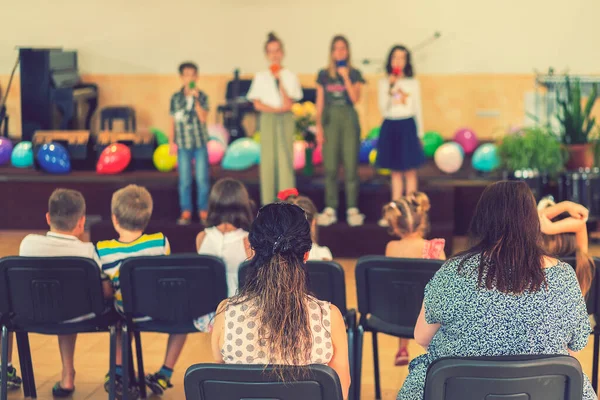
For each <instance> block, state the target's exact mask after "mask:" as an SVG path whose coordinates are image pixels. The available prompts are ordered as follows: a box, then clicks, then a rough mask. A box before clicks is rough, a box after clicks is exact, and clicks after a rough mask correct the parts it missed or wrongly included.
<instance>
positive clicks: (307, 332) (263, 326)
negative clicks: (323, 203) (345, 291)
mask: <svg viewBox="0 0 600 400" xmlns="http://www.w3.org/2000/svg"><path fill="white" fill-rule="evenodd" d="M248 239H249V241H250V246H251V247H252V249H253V250H254V257H252V259H251V260H250V265H249V267H248V273H247V276H246V283H245V285H243V286H242V287H241V288H240V290H239V292H238V294H237V295H236V296H233V297H232V298H230V299H229V303H230V304H234V305H235V304H241V303H245V304H250V307H253V309H252V312H256V313H257V315H256V316H257V319H258V321H259V324H260V328H259V331H258V332H259V341H262V342H263V343H266V346H267V349H268V354H269V359H270V360H274V359H278V360H279V361H281V362H282V363H283V364H285V365H304V364H305V363H306V362H307V360H310V354H311V349H312V331H311V328H310V321H309V314H308V304H307V300H308V299H309V292H308V288H307V283H306V270H305V268H304V254H305V253H307V252H308V251H310V248H311V246H312V240H311V233H310V225H309V223H308V221H307V220H306V216H305V212H304V210H303V209H302V208H300V207H298V206H295V205H293V204H288V203H273V204H269V205H266V206H264V207H263V208H261V209H260V211H259V213H258V215H257V217H256V220H255V221H254V223H253V224H252V227H251V228H250V234H249V236H248Z"/></svg>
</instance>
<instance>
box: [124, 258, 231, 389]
mask: <svg viewBox="0 0 600 400" xmlns="http://www.w3.org/2000/svg"><path fill="white" fill-rule="evenodd" d="M225 271H226V268H225V264H224V263H223V260H222V259H220V258H217V257H212V256H204V255H198V254H189V255H171V256H154V257H152V256H150V257H135V258H130V259H127V260H125V261H124V262H123V264H122V265H121V269H120V272H119V276H120V284H121V293H122V295H123V310H124V313H125V318H126V325H124V326H123V330H122V338H121V339H122V344H123V347H122V349H123V350H122V351H123V387H128V385H129V376H128V375H129V371H130V366H129V365H127V364H128V363H129V361H130V357H129V354H127V353H128V352H129V343H130V339H129V331H131V332H133V335H134V337H135V343H136V355H137V365H138V384H139V387H140V393H141V395H142V398H145V397H146V384H145V378H144V362H143V358H142V342H141V336H140V332H159V333H168V334H172V333H173V334H175V333H195V332H198V331H197V330H196V329H195V328H194V326H193V323H192V321H193V320H194V319H196V318H198V317H200V316H203V315H206V314H208V313H211V312H215V311H216V310H217V306H218V305H219V303H220V302H221V301H222V300H224V299H226V298H227V280H226V278H225V276H226V275H225ZM140 315H145V316H148V317H150V318H152V320H151V321H147V322H134V316H140ZM124 395H126V394H125V393H124ZM123 398H124V399H126V397H125V396H124V397H123Z"/></svg>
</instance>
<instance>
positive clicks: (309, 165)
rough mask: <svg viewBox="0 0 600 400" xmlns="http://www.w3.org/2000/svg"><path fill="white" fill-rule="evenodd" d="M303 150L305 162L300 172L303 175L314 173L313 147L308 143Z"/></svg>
mask: <svg viewBox="0 0 600 400" xmlns="http://www.w3.org/2000/svg"><path fill="white" fill-rule="evenodd" d="M304 151H305V155H306V162H305V164H304V168H303V170H302V173H303V174H304V176H313V175H314V173H315V166H314V164H313V148H312V147H311V146H310V145H309V146H306V150H304Z"/></svg>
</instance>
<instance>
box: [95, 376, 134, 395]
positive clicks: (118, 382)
mask: <svg viewBox="0 0 600 400" xmlns="http://www.w3.org/2000/svg"><path fill="white" fill-rule="evenodd" d="M104 390H106V393H108V392H109V390H110V375H109V374H106V376H105V377H104ZM128 393H129V398H130V399H131V400H137V399H139V398H140V391H139V389H138V387H137V386H135V385H133V386H132V385H131V384H130V385H129V390H128ZM115 398H116V399H117V400H121V399H122V398H123V377H121V375H116V376H115Z"/></svg>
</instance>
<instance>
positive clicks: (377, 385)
mask: <svg viewBox="0 0 600 400" xmlns="http://www.w3.org/2000/svg"><path fill="white" fill-rule="evenodd" d="M372 335H373V371H374V373H375V399H376V400H379V399H381V382H379V349H378V346H377V332H372Z"/></svg>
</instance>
